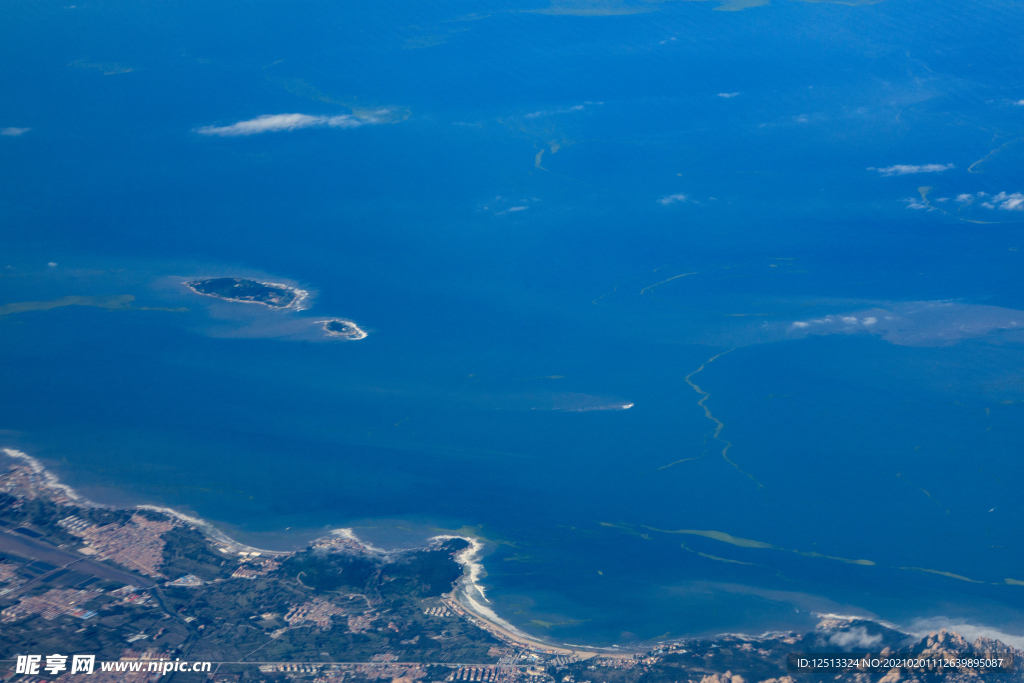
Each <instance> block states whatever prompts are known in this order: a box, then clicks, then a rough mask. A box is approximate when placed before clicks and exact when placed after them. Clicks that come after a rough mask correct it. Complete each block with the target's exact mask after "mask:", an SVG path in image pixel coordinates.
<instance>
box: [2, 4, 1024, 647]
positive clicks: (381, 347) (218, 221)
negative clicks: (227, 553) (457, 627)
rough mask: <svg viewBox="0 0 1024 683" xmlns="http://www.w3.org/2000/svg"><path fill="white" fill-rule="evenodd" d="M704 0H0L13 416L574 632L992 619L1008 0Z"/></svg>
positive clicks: (1018, 310)
mask: <svg viewBox="0 0 1024 683" xmlns="http://www.w3.org/2000/svg"><path fill="white" fill-rule="evenodd" d="M716 5H717V3H715V2H629V1H626V0H622V1H621V2H617V1H615V0H605V1H602V0H593V1H588V0H572V1H571V0H556V1H555V2H554V3H553V4H548V1H547V0H537V1H536V2H532V3H531V2H527V1H524V2H522V3H486V2H475V3H470V2H458V3H457V2H436V3H345V4H344V5H340V6H339V5H335V4H330V3H323V2H309V3H304V4H299V5H296V4H294V3H290V4H286V3H276V2H256V3H248V4H246V5H240V4H237V3H213V4H210V3H204V4H200V3H196V2H177V3H168V2H155V3H148V4H138V3H126V2H109V3H97V4H81V5H62V4H59V3H55V2H41V3H36V4H32V5H21V6H12V7H7V8H5V9H4V10H3V13H4V16H5V19H6V21H4V22H0V32H2V33H0V36H2V38H3V39H2V40H0V51H2V52H0V54H2V55H3V57H4V59H3V62H2V64H3V66H0V79H2V81H0V82H2V88H3V92H4V93H5V95H6V96H5V97H4V98H0V129H3V130H2V131H0V132H3V135H0V155H2V159H3V161H4V163H3V164H0V178H2V183H0V221H2V226H3V230H2V231H0V244H2V246H3V250H2V254H3V259H4V262H3V263H0V269H2V270H0V275H2V277H0V296H2V299H0V349H2V352H3V357H4V359H5V363H4V365H5V371H4V373H3V375H2V377H0V381H2V388H3V392H2V395H3V397H4V404H3V410H2V411H0V429H3V432H2V435H3V439H4V441H5V444H6V445H8V446H10V447H17V448H21V449H23V450H25V451H27V452H29V453H31V454H32V455H35V456H37V457H39V458H41V459H42V460H43V461H44V462H45V463H47V464H49V465H51V466H52V467H54V468H55V469H56V470H57V471H58V472H59V473H60V475H61V476H62V477H63V478H64V479H66V480H67V481H69V482H70V483H72V484H74V485H76V486H78V487H80V488H82V489H83V490H84V491H86V492H87V493H89V495H92V496H94V497H96V498H98V499H102V500H109V501H125V502H155V503H160V504H165V505H172V506H175V507H178V508H180V509H182V510H186V511H189V512H192V513H195V514H198V515H200V516H202V517H204V518H207V519H209V520H212V521H214V522H215V523H217V524H219V525H221V526H222V527H223V528H225V529H227V530H229V531H230V532H231V533H234V534H237V535H239V536H242V537H245V538H247V539H253V542H267V543H274V544H278V545H287V544H288V543H292V542H297V539H300V538H305V537H308V536H309V535H310V534H312V533H316V532H317V531H321V530H323V529H326V528H334V527H338V526H354V527H355V528H356V530H357V533H358V534H360V535H361V536H365V537H367V538H370V539H373V540H375V541H377V542H380V543H382V544H387V543H400V542H402V543H404V542H412V541H413V539H417V538H422V537H425V536H427V535H430V534H432V533H436V530H438V529H447V530H456V529H461V530H463V532H466V531H470V532H472V533H475V534H478V535H479V536H481V537H482V538H484V539H487V540H488V541H489V542H490V544H489V548H490V554H489V555H488V556H487V558H486V559H485V561H484V564H485V567H486V569H487V572H488V576H487V578H486V579H485V581H484V584H485V586H486V587H487V589H488V597H489V598H490V600H491V601H492V603H493V605H494V607H495V609H496V611H497V612H498V613H499V614H500V615H501V616H503V617H504V618H506V619H508V620H509V621H511V622H512V623H514V624H515V625H516V626H518V627H520V628H522V629H524V630H526V631H528V632H530V633H533V634H535V635H541V636H547V637H551V638H553V639H555V640H557V641H560V642H587V643H600V644H628V643H630V642H635V641H637V640H647V639H654V638H658V637H669V636H672V637H675V636H680V635H685V634H698V633H717V632H722V631H748V632H750V631H761V630H765V629H775V628H805V627H808V626H810V625H812V624H813V623H814V622H815V620H816V617H815V616H814V614H816V613H842V614H863V615H870V616H874V617H877V618H880V619H886V620H890V621H894V622H897V623H899V624H901V625H906V626H908V627H913V625H914V624H915V623H918V621H917V620H920V619H932V620H936V619H938V620H942V619H945V620H946V621H948V622H949V623H954V624H956V623H970V624H975V625H978V626H987V627H992V628H995V629H999V630H1001V631H1003V632H1006V633H1009V634H1011V635H1017V636H1019V635H1020V634H1024V611H1022V610H1024V586H1022V585H1021V584H1020V582H1024V570H1021V569H1020V567H1021V566H1022V562H1021V561H1022V559H1024V557H1022V550H1021V547H1022V545H1021V532H1020V529H1019V523H1018V521H1019V520H1020V519H1021V513H1022V507H1024V506H1022V501H1021V497H1020V495H1019V493H1018V488H1019V482H1020V478H1021V475H1022V471H1021V470H1022V467H1024V465H1022V464H1021V462H1020V458H1019V452H1020V448H1019V444H1020V443H1021V437H1022V436H1024V434H1022V431H1024V430H1022V424H1024V423H1022V420H1021V412H1020V411H1021V410H1024V369H1022V368H1024V363H1022V360H1024V358H1022V353H1021V351H1022V347H1021V342H1022V337H1021V336H1020V334H1019V333H1018V332H1017V327H1018V326H1024V312H1022V309H1024V301H1022V300H1021V299H1022V295H1021V290H1020V288H1019V287H1018V286H1017V280H1018V278H1019V273H1020V270H1021V269H1020V259H1021V258H1022V256H1021V252H1020V251H1019V249H1020V248H1024V244H1022V242H1024V240H1022V239H1021V228H1022V225H1024V220H1022V219H1024V213H1022V211H1021V210H1020V209H1021V208H1022V207H1024V198H1022V197H1021V196H1020V193H1021V192H1022V191H1024V179H1022V178H1021V174H1020V168H1021V165H1020V162H1021V152H1022V150H1024V147H1022V146H1021V145H1024V142H1021V140H1024V133H1021V130H1022V123H1021V119H1022V116H1024V106H1022V104H1021V103H1022V102H1024V78H1022V74H1021V73H1020V69H1019V66H1018V65H1019V64H1020V63H1021V60H1020V55H1019V53H1020V51H1021V49H1022V48H1021V45H1020V43H1019V40H1018V39H1017V36H1016V32H1015V31H1014V29H1013V27H1014V26H1015V25H1017V24H1018V23H1019V21H1020V18H1021V11H1022V10H1021V8H1020V7H1018V6H1016V5H1012V4H1006V3H998V4H997V3H982V2H977V3H969V4H968V5H964V4H963V3H952V2H939V3H935V2H930V3H925V2H918V1H912V0H907V1H902V0H887V1H885V2H880V3H877V4H861V5H857V4H849V5H847V4H833V3H808V2H799V1H791V0H785V1H781V2H780V1H776V2H774V3H772V4H763V5H756V4H755V3H752V2H747V3H744V2H742V1H737V0H731V1H730V2H726V3H724V4H722V5H720V6H716ZM744 5H749V6H747V7H745V8H744ZM280 114H302V115H304V116H305V117H306V118H302V119H295V120H294V121H299V123H298V124H294V126H297V127H296V128H295V129H293V130H283V129H280V127H281V126H282V125H283V124H274V123H273V120H271V121H270V122H269V123H268V122H267V120H262V121H263V122H262V123H260V121H261V119H259V118H258V117H261V116H273V115H280ZM329 117H349V118H346V119H344V121H347V122H348V123H349V124H359V125H351V126H349V125H348V124H346V125H332V124H331V123H329V120H330V119H329ZM245 121H255V122H256V123H254V124H249V125H250V128H248V129H244V130H246V131H248V132H250V133H252V134H244V135H243V134H238V135H233V134H225V133H231V132H238V131H239V130H242V129H237V128H231V126H234V125H235V124H236V123H238V122H245ZM275 125H277V126H278V128H277V129H275V128H274V126H275ZM254 126H255V128H254ZM259 126H263V128H259ZM294 126H293V127H294ZM204 130H205V132H204ZM255 130H262V131H263V132H254V131H255ZM218 131H219V133H220V134H218ZM211 132H212V133H213V134H210V133H211ZM204 276H237V277H255V278H257V279H264V280H269V281H273V282H287V283H290V284H292V285H294V286H298V287H302V288H304V289H308V290H310V291H311V292H313V294H314V297H313V301H312V306H311V308H309V309H308V310H306V311H300V312H295V311H270V310H267V309H264V308H262V307H258V306H254V305H250V304H228V303H219V302H214V301H212V300H210V299H208V298H203V297H198V296H194V295H191V294H189V293H188V292H187V291H185V290H184V289H183V288H182V287H181V285H180V283H181V282H182V281H183V280H185V279H187V278H191V277H204ZM66 297H80V298H77V299H67V298H66ZM111 297H121V298H120V299H112V298H111ZM125 297H134V298H133V299H131V300H128V299H126V298H125ZM335 316H337V317H345V318H350V319H352V320H355V321H356V322H357V323H358V324H359V325H360V326H361V327H363V328H364V329H366V330H367V331H368V332H369V333H370V334H369V337H368V338H367V339H365V340H361V341H358V342H337V341H327V340H325V339H323V338H322V336H318V334H317V333H316V329H317V328H316V326H315V324H314V323H315V322H316V321H317V320H320V319H322V318H323V317H335ZM711 359H713V360H711ZM701 368H702V369H701ZM630 404H632V405H631V407H629V408H628V409H623V408H624V406H628V405H630ZM726 448H727V450H726V451H725V453H724V455H723V449H726ZM684 532H685V533H684ZM693 532H700V533H693ZM929 623H937V622H929ZM666 634H667V635H666Z"/></svg>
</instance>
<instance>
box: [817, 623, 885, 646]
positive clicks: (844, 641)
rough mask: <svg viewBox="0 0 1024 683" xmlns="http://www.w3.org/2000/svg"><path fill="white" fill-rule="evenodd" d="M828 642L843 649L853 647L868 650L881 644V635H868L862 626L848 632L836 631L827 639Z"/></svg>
mask: <svg viewBox="0 0 1024 683" xmlns="http://www.w3.org/2000/svg"><path fill="white" fill-rule="evenodd" d="M828 642H830V643H831V644H833V645H838V646H839V647H841V648H843V649H847V648H854V647H856V648H868V647H871V646H872V645H875V644H877V643H880V642H882V634H881V633H875V634H869V633H868V630H867V629H866V628H864V627H863V626H857V627H856V628H851V629H850V630H849V631H836V632H835V633H833V634H832V636H831V637H830V638H829V639H828Z"/></svg>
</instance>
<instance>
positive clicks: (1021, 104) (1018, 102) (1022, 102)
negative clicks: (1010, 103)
mask: <svg viewBox="0 0 1024 683" xmlns="http://www.w3.org/2000/svg"><path fill="white" fill-rule="evenodd" d="M1014 104H1016V105H1017V106H1020V107H1024V100H1017V101H1016V102H1014Z"/></svg>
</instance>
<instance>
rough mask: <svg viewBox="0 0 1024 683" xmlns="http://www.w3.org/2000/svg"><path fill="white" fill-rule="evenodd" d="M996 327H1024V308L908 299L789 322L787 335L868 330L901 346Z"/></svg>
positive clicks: (928, 343)
mask: <svg viewBox="0 0 1024 683" xmlns="http://www.w3.org/2000/svg"><path fill="white" fill-rule="evenodd" d="M999 330H1007V331H1024V311H1019V310H1016V309H1012V308H1001V307H998V306H983V305H975V304H961V303H956V302H952V301H907V302H902V303H893V304H891V305H889V306H888V307H886V308H871V309H867V310H862V311H853V312H850V313H844V314H840V315H826V316H823V317H820V318H808V319H805V320H797V321H794V322H791V323H789V325H788V326H787V330H786V333H787V336H788V337H790V338H801V337H804V336H806V335H808V334H826V335H827V334H855V333H858V332H859V333H865V332H867V333H871V334H877V335H879V336H881V338H882V339H884V340H886V341H888V342H891V343H893V344H899V345H902V346H941V345H946V344H954V343H956V342H957V341H959V340H961V339H968V338H972V337H983V336H985V335H987V334H991V333H993V332H997V331H999Z"/></svg>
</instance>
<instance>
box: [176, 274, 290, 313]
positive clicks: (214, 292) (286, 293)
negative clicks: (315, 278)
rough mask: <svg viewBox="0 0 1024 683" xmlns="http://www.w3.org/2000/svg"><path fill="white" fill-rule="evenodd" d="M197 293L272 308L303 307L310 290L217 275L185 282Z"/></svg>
mask: <svg viewBox="0 0 1024 683" xmlns="http://www.w3.org/2000/svg"><path fill="white" fill-rule="evenodd" d="M184 284H185V286H186V287H188V288H189V289H191V290H192V291H193V292H195V293H196V294H202V295H204V296H212V297H216V298H218V299H224V300H225V301H238V302H240V303H246V304H263V305H264V306H269V307H270V308H294V309H301V308H302V302H303V301H305V300H306V299H307V298H309V292H307V291H305V290H302V289H297V288H295V287H290V286H288V285H282V284H279V283H276V282H258V281H257V280H246V279H243V278H237V277H217V278H211V279H208V280H192V281H191V282H185V283H184Z"/></svg>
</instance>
